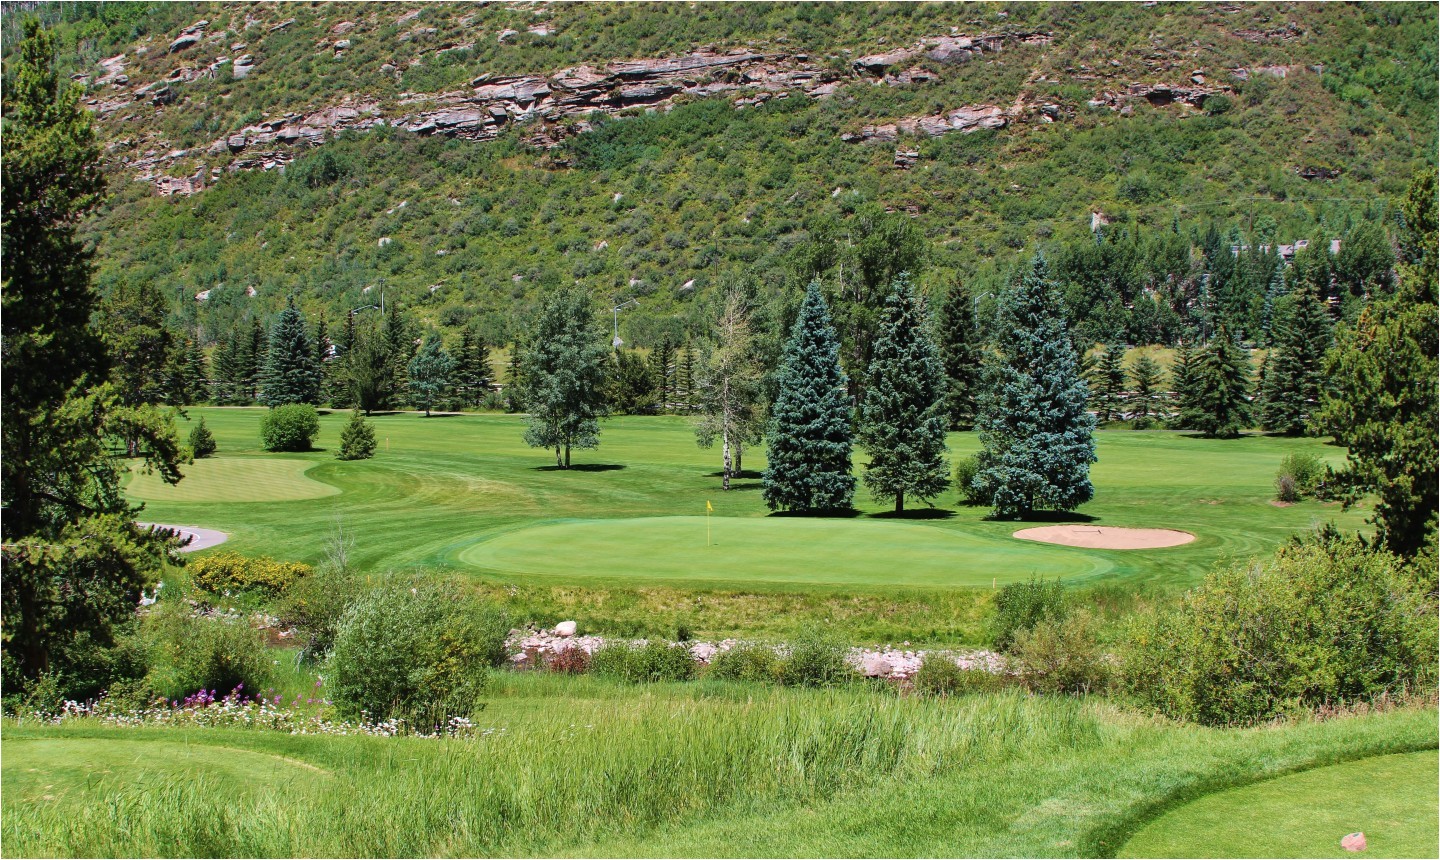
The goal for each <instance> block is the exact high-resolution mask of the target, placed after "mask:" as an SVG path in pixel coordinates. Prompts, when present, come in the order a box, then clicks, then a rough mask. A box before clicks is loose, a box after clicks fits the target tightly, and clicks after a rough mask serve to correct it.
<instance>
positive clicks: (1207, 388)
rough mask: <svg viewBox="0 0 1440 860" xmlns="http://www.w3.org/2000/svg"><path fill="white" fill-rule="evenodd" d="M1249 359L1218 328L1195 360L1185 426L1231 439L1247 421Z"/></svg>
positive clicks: (1249, 376) (1223, 329)
mask: <svg viewBox="0 0 1440 860" xmlns="http://www.w3.org/2000/svg"><path fill="white" fill-rule="evenodd" d="M1250 381H1251V369H1250V359H1249V356H1247V355H1246V354H1245V351H1244V350H1242V349H1241V348H1240V347H1239V346H1237V345H1236V344H1235V341H1234V340H1233V339H1232V338H1231V337H1230V332H1229V331H1228V330H1227V329H1225V328H1223V327H1222V328H1221V329H1220V331H1219V332H1218V333H1216V335H1215V337H1214V338H1213V339H1212V340H1211V341H1210V343H1209V345H1208V346H1207V347H1206V348H1205V350H1204V352H1202V353H1201V354H1200V357H1199V358H1198V359H1196V361H1195V369H1194V372H1193V386H1194V387H1193V391H1192V397H1191V399H1190V405H1189V406H1188V407H1187V408H1186V410H1185V414H1184V415H1183V416H1182V418H1183V420H1184V423H1185V426H1187V427H1193V428H1194V429H1196V430H1199V431H1200V432H1202V433H1204V434H1205V435H1207V436H1214V437H1217V438H1221V439H1233V438H1235V437H1237V436H1239V435H1240V431H1241V429H1242V428H1243V427H1244V426H1245V423H1246V422H1247V421H1249V420H1250Z"/></svg>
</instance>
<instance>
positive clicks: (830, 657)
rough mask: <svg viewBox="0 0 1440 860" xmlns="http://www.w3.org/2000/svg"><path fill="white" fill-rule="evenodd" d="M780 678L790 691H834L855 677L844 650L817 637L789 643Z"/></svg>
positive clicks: (779, 673) (834, 642) (813, 635)
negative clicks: (838, 685) (836, 686)
mask: <svg viewBox="0 0 1440 860" xmlns="http://www.w3.org/2000/svg"><path fill="white" fill-rule="evenodd" d="M777 674H778V677H779V679H780V683H782V684H784V685H785V686H787V687H833V686H835V685H837V684H841V683H844V682H845V681H848V680H850V679H852V678H853V677H854V676H855V673H854V672H853V671H852V670H851V669H850V664H849V663H847V662H846V661H845V646H844V645H842V644H840V643H839V642H837V641H835V640H834V639H832V638H830V637H828V636H825V635H823V634H818V633H811V634H809V635H806V636H802V637H801V638H799V639H797V640H796V641H794V642H792V643H790V653H789V654H787V655H786V657H785V659H784V660H783V661H782V662H781V664H780V669H779V672H778V673H777Z"/></svg>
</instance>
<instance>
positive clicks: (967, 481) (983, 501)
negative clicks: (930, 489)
mask: <svg viewBox="0 0 1440 860" xmlns="http://www.w3.org/2000/svg"><path fill="white" fill-rule="evenodd" d="M979 473H980V463H979V461H978V460H976V459H975V458H974V457H960V458H958V459H956V460H955V489H957V490H959V491H960V501H961V502H963V503H964V504H967V505H969V506H971V507H989V505H990V503H991V501H992V499H991V498H990V494H989V493H987V492H985V490H984V489H983V488H981V487H978V486H976V484H975V476H976V475H978V474H979Z"/></svg>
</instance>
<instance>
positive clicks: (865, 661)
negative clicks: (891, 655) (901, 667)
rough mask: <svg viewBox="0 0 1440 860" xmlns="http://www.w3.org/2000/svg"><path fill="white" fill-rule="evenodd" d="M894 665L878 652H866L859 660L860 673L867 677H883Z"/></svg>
mask: <svg viewBox="0 0 1440 860" xmlns="http://www.w3.org/2000/svg"><path fill="white" fill-rule="evenodd" d="M894 668H895V667H894V666H893V665H892V664H891V663H890V661H889V660H887V659H886V658H885V657H884V656H883V655H880V654H866V655H865V656H864V657H863V658H862V659H861V661H860V673H861V674H862V675H864V676H865V677H867V678H883V677H885V676H886V675H889V674H890V672H891V670H892V669H894Z"/></svg>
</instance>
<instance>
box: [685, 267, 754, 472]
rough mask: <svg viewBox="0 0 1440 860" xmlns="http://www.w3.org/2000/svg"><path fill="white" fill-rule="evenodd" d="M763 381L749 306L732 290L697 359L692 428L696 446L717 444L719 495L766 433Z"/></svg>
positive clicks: (738, 292)
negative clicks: (711, 342) (712, 338)
mask: <svg viewBox="0 0 1440 860" xmlns="http://www.w3.org/2000/svg"><path fill="white" fill-rule="evenodd" d="M763 376H764V373H763V371H762V370H761V368H760V365H759V363H758V362H757V360H756V355H755V339H754V335H753V333H752V331H751V328H750V309H749V307H748V303H747V302H746V300H745V296H744V294H743V293H742V292H741V291H740V290H738V289H731V290H730V291H729V292H728V293H727V294H726V296H725V307H724V310H723V311H722V313H721V314H720V319H719V320H718V321H717V323H716V325H715V344H714V346H712V347H711V348H710V349H709V350H708V351H707V353H706V354H705V356H704V358H703V359H702V360H701V370H700V376H699V378H698V379H697V380H696V383H697V385H696V393H697V397H696V400H698V401H699V402H698V404H697V406H698V407H699V411H700V420H699V421H698V422H697V423H696V425H695V442H696V444H698V445H699V446H700V447H701V448H709V447H711V446H712V445H714V444H715V440H716V439H717V438H718V439H719V440H720V488H721V489H722V490H729V489H730V478H731V476H732V475H735V474H738V473H739V472H740V456H741V452H742V451H744V448H745V446H746V445H750V444H756V443H758V442H759V441H760V438H761V436H762V434H763V432H764V424H765V421H764V415H765V412H764V406H763V404H762V402H761V401H762V398H763V391H764V389H763V387H762V386H761V380H762V378H763Z"/></svg>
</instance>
